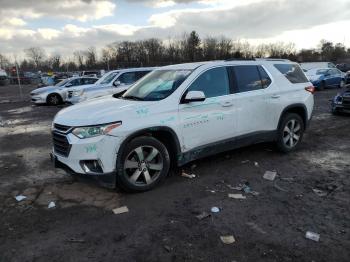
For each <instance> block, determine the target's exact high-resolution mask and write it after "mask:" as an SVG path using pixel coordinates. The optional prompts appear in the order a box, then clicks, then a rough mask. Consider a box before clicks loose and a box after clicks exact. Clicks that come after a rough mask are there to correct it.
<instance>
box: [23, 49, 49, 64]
mask: <svg viewBox="0 0 350 262" xmlns="http://www.w3.org/2000/svg"><path fill="white" fill-rule="evenodd" d="M24 52H25V54H26V56H27V57H28V58H29V59H31V60H32V61H33V62H34V64H35V66H36V69H39V67H40V65H41V63H42V62H43V60H44V59H45V56H46V55H45V50H44V49H43V48H41V47H30V48H28V49H25V50H24Z"/></svg>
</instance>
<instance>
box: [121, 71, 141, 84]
mask: <svg viewBox="0 0 350 262" xmlns="http://www.w3.org/2000/svg"><path fill="white" fill-rule="evenodd" d="M118 80H119V81H120V82H121V83H122V84H125V85H130V84H133V83H134V82H136V80H137V79H136V72H128V73H124V74H122V75H121V76H120V77H119V78H118Z"/></svg>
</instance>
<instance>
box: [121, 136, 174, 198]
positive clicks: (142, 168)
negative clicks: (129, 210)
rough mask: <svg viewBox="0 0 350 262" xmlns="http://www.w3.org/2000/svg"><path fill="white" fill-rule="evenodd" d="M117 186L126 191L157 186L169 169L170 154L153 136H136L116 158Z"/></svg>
mask: <svg viewBox="0 0 350 262" xmlns="http://www.w3.org/2000/svg"><path fill="white" fill-rule="evenodd" d="M117 167H118V173H117V186H118V187H120V188H121V189H123V190H124V191H128V192H143V191H148V190H151V189H152V188H154V187H155V186H157V185H158V184H159V183H160V182H161V181H162V180H163V179H164V178H165V177H166V176H167V175H168V172H169V169H170V155H169V152H168V150H167V148H166V147H165V145H164V144H162V143H161V142H160V141H159V140H157V139H155V138H154V137H146V136H142V137H137V138H135V139H133V140H132V141H131V142H129V143H128V144H127V145H126V146H125V148H124V149H123V151H122V152H121V157H120V158H119V157H118V160H117Z"/></svg>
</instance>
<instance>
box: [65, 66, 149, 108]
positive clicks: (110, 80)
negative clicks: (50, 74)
mask: <svg viewBox="0 0 350 262" xmlns="http://www.w3.org/2000/svg"><path fill="white" fill-rule="evenodd" d="M154 69H156V68H155V67H139V68H128V69H120V70H114V71H111V72H108V73H107V74H105V75H104V76H103V78H101V79H100V80H99V81H97V82H96V83H95V85H94V86H88V87H84V86H81V87H77V88H76V89H74V90H71V91H70V92H69V93H68V99H67V102H68V103H70V104H77V103H80V102H83V101H86V100H89V99H93V98H97V97H102V96H107V95H113V94H116V93H121V92H123V91H125V90H127V89H128V88H129V87H130V86H131V85H132V84H134V83H135V82H136V81H137V80H139V79H140V78H142V77H143V76H145V75H146V74H148V73H149V72H151V71H152V70H154Z"/></svg>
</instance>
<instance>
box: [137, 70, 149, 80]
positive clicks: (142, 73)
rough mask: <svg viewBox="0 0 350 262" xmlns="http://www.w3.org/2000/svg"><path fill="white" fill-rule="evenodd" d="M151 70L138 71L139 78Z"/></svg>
mask: <svg viewBox="0 0 350 262" xmlns="http://www.w3.org/2000/svg"><path fill="white" fill-rule="evenodd" d="M149 72H151V71H138V72H137V80H139V79H140V78H142V77H144V76H145V75H147V74H148V73H149Z"/></svg>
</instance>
